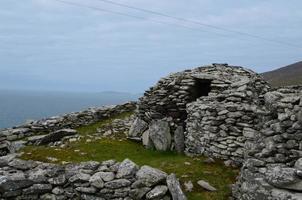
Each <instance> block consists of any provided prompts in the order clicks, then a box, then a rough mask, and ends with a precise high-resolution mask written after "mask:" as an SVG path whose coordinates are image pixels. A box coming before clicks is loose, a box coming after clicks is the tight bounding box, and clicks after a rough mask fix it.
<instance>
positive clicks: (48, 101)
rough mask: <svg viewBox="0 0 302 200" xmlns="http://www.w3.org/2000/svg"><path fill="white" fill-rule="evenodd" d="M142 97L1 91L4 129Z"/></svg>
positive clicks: (0, 113)
mask: <svg viewBox="0 0 302 200" xmlns="http://www.w3.org/2000/svg"><path fill="white" fill-rule="evenodd" d="M139 96H140V95H139V94H130V93H123V92H111V91H108V92H99V93H85V92H53V91H52V92H45V91H17V90H0V129H3V128H9V127H13V126H17V125H20V124H23V123H25V122H27V121H28V120H38V119H42V118H47V117H52V116H57V115H62V114H65V113H69V112H75V111H81V110H85V109H87V108H89V107H99V106H104V105H116V104H121V103H125V102H127V101H136V100H137V99H138V98H139Z"/></svg>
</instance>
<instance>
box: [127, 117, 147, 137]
mask: <svg viewBox="0 0 302 200" xmlns="http://www.w3.org/2000/svg"><path fill="white" fill-rule="evenodd" d="M147 128H148V124H147V123H146V122H145V121H144V120H142V119H140V118H136V119H135V120H134V122H133V124H132V126H131V127H130V130H129V133H128V136H129V137H138V136H141V134H142V133H143V132H144V131H145V130H146V129H147Z"/></svg>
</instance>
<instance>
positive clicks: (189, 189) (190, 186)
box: [184, 181, 194, 192]
mask: <svg viewBox="0 0 302 200" xmlns="http://www.w3.org/2000/svg"><path fill="white" fill-rule="evenodd" d="M184 186H185V191H186V192H192V191H193V188H194V185H193V183H192V181H188V182H185V183H184Z"/></svg>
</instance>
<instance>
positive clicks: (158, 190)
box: [146, 185, 168, 200]
mask: <svg viewBox="0 0 302 200" xmlns="http://www.w3.org/2000/svg"><path fill="white" fill-rule="evenodd" d="M167 191H168V187H167V186H165V185H158V186H156V187H155V188H153V189H152V190H151V191H150V192H148V193H147V194H146V199H150V200H151V199H161V198H162V197H164V196H165V194H166V193H167Z"/></svg>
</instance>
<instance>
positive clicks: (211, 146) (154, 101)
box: [129, 64, 269, 161]
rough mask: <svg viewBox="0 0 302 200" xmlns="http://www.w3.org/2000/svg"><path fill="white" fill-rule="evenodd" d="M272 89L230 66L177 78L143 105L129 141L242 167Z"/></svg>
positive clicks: (151, 91) (155, 90)
mask: <svg viewBox="0 0 302 200" xmlns="http://www.w3.org/2000/svg"><path fill="white" fill-rule="evenodd" d="M268 89H269V86H268V85H267V84H266V82H265V81H263V79H262V78H261V77H260V76H259V75H257V74H256V73H254V72H252V71H250V70H248V69H245V68H242V67H237V66H228V65H227V64H213V65H210V66H203V67H199V68H195V69H193V70H185V71H183V72H179V73H175V74H171V75H169V76H168V77H166V78H162V79H161V80H160V81H159V82H158V83H157V84H156V85H155V86H154V87H151V88H150V89H149V90H148V91H146V92H145V94H144V96H143V97H142V98H141V99H140V101H139V103H138V109H137V119H136V121H135V123H134V124H133V126H132V128H131V130H130V132H129V136H130V137H142V138H143V142H144V144H145V145H147V146H149V147H155V148H156V149H158V150H168V149H176V150H177V151H183V150H184V149H185V150H186V152H187V153H192V154H208V155H212V156H214V157H218V158H223V159H225V160H236V161H238V160H239V161H240V160H242V157H243V151H242V148H243V146H244V142H245V140H246V139H247V138H248V137H249V136H250V135H252V134H253V132H254V130H255V129H256V130H257V129H258V127H257V124H258V121H257V120H258V119H257V117H256V116H257V114H258V113H259V112H261V110H259V107H261V106H262V105H263V95H264V94H265V93H266V92H267V91H268ZM255 124H256V125H255Z"/></svg>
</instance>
